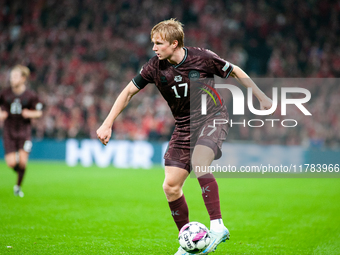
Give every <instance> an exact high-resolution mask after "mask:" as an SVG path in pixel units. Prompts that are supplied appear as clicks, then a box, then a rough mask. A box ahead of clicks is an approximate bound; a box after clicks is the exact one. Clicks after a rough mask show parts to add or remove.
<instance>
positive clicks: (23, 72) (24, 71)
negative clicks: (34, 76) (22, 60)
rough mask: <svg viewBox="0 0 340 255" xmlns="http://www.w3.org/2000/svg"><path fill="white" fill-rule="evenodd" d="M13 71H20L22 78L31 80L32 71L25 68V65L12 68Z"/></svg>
mask: <svg viewBox="0 0 340 255" xmlns="http://www.w3.org/2000/svg"><path fill="white" fill-rule="evenodd" d="M13 70H19V71H20V72H21V76H23V77H25V78H26V79H28V78H29V76H30V73H31V72H30V69H29V68H28V67H27V66H23V65H16V66H14V67H13V68H12V71H13Z"/></svg>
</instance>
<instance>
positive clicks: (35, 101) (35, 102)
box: [30, 92, 43, 111]
mask: <svg viewBox="0 0 340 255" xmlns="http://www.w3.org/2000/svg"><path fill="white" fill-rule="evenodd" d="M30 108H31V109H32V110H37V111H41V110H42V109H43V103H42V102H41V100H40V99H39V97H38V95H37V94H36V93H34V92H33V93H32V96H31V104H30Z"/></svg>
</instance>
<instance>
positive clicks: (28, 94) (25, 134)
mask: <svg viewBox="0 0 340 255" xmlns="http://www.w3.org/2000/svg"><path fill="white" fill-rule="evenodd" d="M0 107H1V110H2V111H6V112H7V113H8V117H7V119H6V120H5V123H4V132H3V135H4V137H5V136H8V138H10V139H27V140H29V138H30V137H31V120H30V119H25V118H23V117H22V115H21V112H22V110H23V109H29V110H42V103H41V101H40V100H39V98H38V96H37V94H36V93H35V92H33V91H31V90H28V89H26V90H25V91H24V92H23V93H22V94H21V95H16V94H14V93H13V91H12V89H11V88H7V89H4V90H2V91H0Z"/></svg>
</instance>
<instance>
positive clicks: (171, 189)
mask: <svg viewBox="0 0 340 255" xmlns="http://www.w3.org/2000/svg"><path fill="white" fill-rule="evenodd" d="M163 190H164V193H165V195H166V196H178V195H179V194H181V192H182V187H181V186H180V185H169V183H167V182H164V183H163Z"/></svg>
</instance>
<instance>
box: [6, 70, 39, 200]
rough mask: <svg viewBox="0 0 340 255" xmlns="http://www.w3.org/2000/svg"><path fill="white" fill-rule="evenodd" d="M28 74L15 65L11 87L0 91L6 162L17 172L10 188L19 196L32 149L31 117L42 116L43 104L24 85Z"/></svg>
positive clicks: (20, 195)
mask: <svg viewBox="0 0 340 255" xmlns="http://www.w3.org/2000/svg"><path fill="white" fill-rule="evenodd" d="M29 75H30V70H29V69H28V68H27V67H26V66H23V65H16V66H14V67H13V68H12V70H11V72H10V84H11V87H10V88H6V89H4V90H2V91H0V121H5V123H4V130H3V143H4V148H5V161H6V164H7V165H8V167H10V168H12V169H13V170H14V171H15V172H17V174H18V177H17V183H16V185H15V186H14V188H13V191H14V195H15V196H19V197H23V196H24V193H23V192H22V190H21V185H22V181H23V178H24V175H25V170H26V164H27V161H28V155H29V153H30V151H31V148H32V142H31V119H34V118H39V117H41V116H42V103H41V102H40V100H39V98H38V96H37V95H36V93H34V92H33V91H31V90H28V89H27V88H26V82H27V81H28V78H29Z"/></svg>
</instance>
